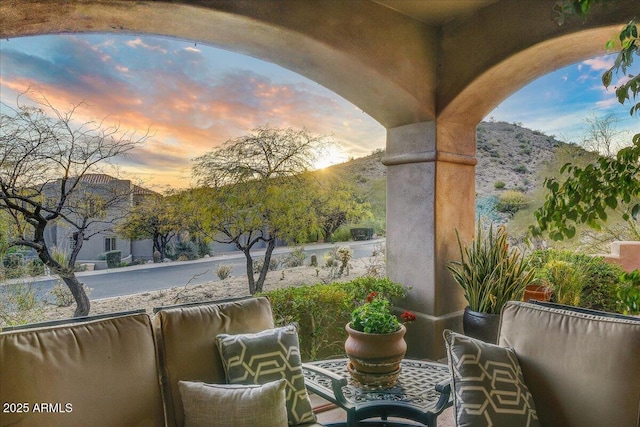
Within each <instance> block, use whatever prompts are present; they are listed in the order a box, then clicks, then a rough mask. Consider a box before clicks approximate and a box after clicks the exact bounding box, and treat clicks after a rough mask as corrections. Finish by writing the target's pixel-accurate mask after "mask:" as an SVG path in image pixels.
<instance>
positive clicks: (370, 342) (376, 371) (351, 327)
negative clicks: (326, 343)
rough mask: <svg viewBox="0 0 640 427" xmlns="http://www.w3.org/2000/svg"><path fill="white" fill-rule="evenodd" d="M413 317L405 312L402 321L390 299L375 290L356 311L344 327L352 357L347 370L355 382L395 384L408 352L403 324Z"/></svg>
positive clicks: (371, 385)
mask: <svg viewBox="0 0 640 427" xmlns="http://www.w3.org/2000/svg"><path fill="white" fill-rule="evenodd" d="M414 320H416V316H415V314H413V313H412V312H410V311H404V312H403V313H402V314H401V315H400V320H399V319H398V318H397V317H396V316H395V315H394V314H393V313H392V311H391V303H390V302H389V300H387V299H385V298H383V297H382V296H380V295H378V294H377V293H376V292H371V293H370V294H369V295H368V296H367V298H366V301H365V303H364V304H362V305H360V306H358V307H356V308H355V309H354V310H353V312H352V313H351V321H350V322H349V323H348V324H347V325H346V327H345V329H346V331H347V334H348V335H349V336H348V338H347V341H346V342H345V345H344V348H345V352H346V353H347V356H348V357H349V363H348V364H347V369H348V370H349V373H350V374H351V377H352V379H353V380H354V382H355V383H356V384H358V385H359V386H361V387H363V388H369V389H379V388H388V387H392V386H394V385H395V383H396V382H397V381H398V377H399V376H400V370H401V368H400V362H401V361H402V359H403V358H404V355H405V353H406V351H407V343H406V342H405V341H404V334H405V333H406V331H407V329H406V327H405V326H404V324H405V323H408V322H412V321H414Z"/></svg>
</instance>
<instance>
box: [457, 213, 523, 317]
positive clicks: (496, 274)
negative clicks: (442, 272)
mask: <svg viewBox="0 0 640 427" xmlns="http://www.w3.org/2000/svg"><path fill="white" fill-rule="evenodd" d="M456 237H457V239H458V247H459V248H460V261H451V262H450V263H449V264H447V268H448V269H449V271H451V273H452V274H453V279H454V280H455V281H456V283H457V284H458V285H460V287H462V289H463V290H464V296H465V298H466V300H467V302H468V303H469V309H470V310H473V311H477V312H481V313H489V314H499V313H500V310H501V309H502V306H503V305H504V304H505V303H506V302H507V301H509V300H519V299H521V298H522V294H523V292H524V288H525V287H526V286H527V285H529V284H531V283H532V282H533V281H534V280H535V279H534V271H533V269H531V268H530V267H529V264H528V261H527V260H526V259H525V257H523V256H522V254H521V253H520V252H519V251H518V250H517V249H515V248H513V249H512V248H510V247H509V243H508V242H507V237H508V236H507V231H506V229H505V228H504V227H503V226H500V227H498V228H497V230H496V232H495V233H494V230H493V224H491V226H490V227H489V231H488V235H486V236H484V235H483V230H482V223H481V222H478V229H477V232H476V237H475V239H474V240H473V242H471V244H469V245H468V246H463V245H462V242H461V241H460V235H459V233H458V230H456Z"/></svg>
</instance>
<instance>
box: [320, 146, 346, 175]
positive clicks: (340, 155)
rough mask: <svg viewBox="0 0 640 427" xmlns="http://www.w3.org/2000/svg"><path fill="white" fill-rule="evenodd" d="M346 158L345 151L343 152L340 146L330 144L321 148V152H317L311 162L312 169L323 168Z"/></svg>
mask: <svg viewBox="0 0 640 427" xmlns="http://www.w3.org/2000/svg"><path fill="white" fill-rule="evenodd" d="M347 160H348V156H347V153H345V152H344V150H343V149H342V148H340V147H335V146H332V147H329V148H325V149H323V150H322V152H321V153H319V154H318V158H317V159H316V161H315V162H314V163H313V169H316V170H318V169H325V168H328V167H329V166H333V165H337V164H338V163H344V162H346V161H347Z"/></svg>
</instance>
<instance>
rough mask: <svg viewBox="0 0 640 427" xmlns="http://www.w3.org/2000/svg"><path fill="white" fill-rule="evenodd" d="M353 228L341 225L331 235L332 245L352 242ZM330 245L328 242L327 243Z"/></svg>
mask: <svg viewBox="0 0 640 427" xmlns="http://www.w3.org/2000/svg"><path fill="white" fill-rule="evenodd" d="M350 229H351V227H349V226H348V225H341V226H340V227H339V228H338V229H337V230H336V231H334V232H333V234H331V243H337V242H348V241H349V240H351V231H350ZM327 243H328V242H327Z"/></svg>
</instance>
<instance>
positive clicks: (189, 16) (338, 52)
mask: <svg viewBox="0 0 640 427" xmlns="http://www.w3.org/2000/svg"><path fill="white" fill-rule="evenodd" d="M553 4H554V1H553V0H530V1H526V2H524V1H521V0H456V1H447V2H444V1H440V0H406V1H403V2H398V1H392V0H376V1H371V0H350V1H342V2H338V1H335V0H313V1H281V0H217V1H214V0H199V1H187V0H174V1H147V0H139V1H136V2H132V1H125V0H78V1H67V2H59V1H54V0H3V1H2V2H0V22H2V25H1V26H0V37H2V39H6V38H10V37H17V36H23V35H35V34H50V33H69V32H70V33H73V32H116V33H148V34H156V35H163V36H170V37H177V38H183V39H188V40H197V41H200V42H203V43H207V44H211V45H214V46H218V47H222V48H226V49H229V50H233V51H236V52H239V53H244V54H248V55H251V56H255V57H258V58H261V59H264V60H267V61H270V62H273V63H276V64H279V65H281V66H284V67H286V68H289V69H290V70H292V71H295V72H298V73H300V74H302V75H304V76H306V77H308V78H310V79H312V80H314V81H316V82H318V83H320V84H322V85H324V86H326V87H327V88H329V89H331V90H333V91H334V92H336V93H338V94H339V95H341V96H343V97H344V98H346V99H347V100H349V101H350V102H352V103H353V104H355V105H356V106H358V107H359V108H361V109H362V110H363V111H365V112H366V113H368V114H369V115H371V116H372V117H373V118H374V119H376V120H377V121H379V122H380V123H381V124H382V125H383V126H385V127H387V128H393V127H397V126H401V125H405V124H409V123H416V122H421V121H428V120H434V119H438V120H446V121H450V122H459V123H464V124H475V123H477V122H478V121H479V120H480V119H481V118H482V117H484V115H486V114H487V113H488V112H489V111H491V109H493V108H494V107H495V106H496V105H497V104H498V103H500V102H501V101H502V100H503V99H504V98H506V97H507V96H509V95H510V94H511V93H513V92H514V91H515V90H517V89H519V88H520V87H522V86H523V85H525V84H526V83H527V82H529V81H531V80H533V79H534V78H536V77H538V76H541V75H543V74H545V73H547V72H549V71H552V70H555V69H557V68H560V67H562V66H564V65H568V64H570V63H573V62H576V61H578V60H581V59H585V58H587V57H591V56H594V55H596V54H600V53H603V52H604V44H605V42H606V41H607V40H608V39H609V38H610V37H611V36H613V35H615V32H616V30H617V29H618V28H619V27H620V26H621V25H622V24H624V23H625V22H626V21H628V19H629V18H631V17H632V16H633V15H638V14H639V13H638V12H640V3H638V2H637V1H635V0H618V1H616V2H613V3H611V4H609V3H606V5H608V7H605V6H604V5H603V6H602V7H599V8H597V9H596V10H594V12H593V14H592V17H591V18H590V19H589V20H588V21H587V22H581V21H578V20H575V21H572V22H569V23H567V24H565V25H563V26H559V25H558V24H557V23H555V22H554V20H553V19H552V18H553V14H552V6H553Z"/></svg>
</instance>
